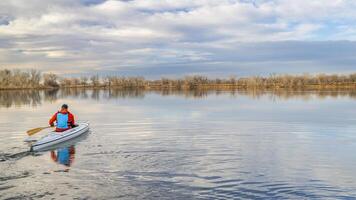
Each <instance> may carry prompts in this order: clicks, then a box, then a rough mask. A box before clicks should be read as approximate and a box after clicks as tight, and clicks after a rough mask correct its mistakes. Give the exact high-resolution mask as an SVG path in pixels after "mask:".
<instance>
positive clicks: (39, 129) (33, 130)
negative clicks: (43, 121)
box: [27, 127, 49, 136]
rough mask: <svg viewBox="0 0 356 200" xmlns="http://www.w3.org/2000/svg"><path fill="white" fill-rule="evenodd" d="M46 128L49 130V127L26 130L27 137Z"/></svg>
mask: <svg viewBox="0 0 356 200" xmlns="http://www.w3.org/2000/svg"><path fill="white" fill-rule="evenodd" d="M46 128H49V127H39V128H34V129H31V130H28V131H27V135H29V136H31V135H33V134H35V133H38V132H40V131H42V130H43V129H46Z"/></svg>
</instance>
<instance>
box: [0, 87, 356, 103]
mask: <svg viewBox="0 0 356 200" xmlns="http://www.w3.org/2000/svg"><path fill="white" fill-rule="evenodd" d="M152 93H153V94H158V95H162V96H169V95H174V96H183V97H184V98H205V97H206V96H208V95H221V94H224V95H226V94H228V95H231V96H232V97H237V96H245V95H246V96H249V97H252V98H253V99H259V98H261V97H266V96H267V97H269V98H270V99H272V100H274V99H281V100H288V99H292V98H299V99H303V100H308V99H311V98H319V99H324V98H326V97H332V98H338V97H342V96H345V97H350V98H356V90H352V89H328V90H293V89H275V90H259V89H239V90H203V89H198V90H169V89H165V90H139V89H138V90H135V89H132V90H125V89H84V88H65V89H55V90H0V107H5V108H10V107H13V106H15V107H19V106H23V105H27V106H31V107H36V106H38V105H41V104H42V103H43V102H51V103H54V102H56V101H57V100H58V99H59V98H66V97H75V98H80V99H88V98H91V99H93V100H97V101H99V100H107V99H120V98H121V99H125V98H144V97H145V95H146V94H152Z"/></svg>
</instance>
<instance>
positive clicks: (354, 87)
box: [0, 83, 356, 91]
mask: <svg viewBox="0 0 356 200" xmlns="http://www.w3.org/2000/svg"><path fill="white" fill-rule="evenodd" d="M53 89H118V90H148V91H149V90H239V89H241V90H246V89H261V90H269V89H288V90H303V89H305V90H309V89H311V90H326V89H347V90H356V83H349V84H345V83H343V84H330V85H317V84H315V85H302V86H284V85H265V86H248V85H247V86H246V85H236V84H197V85H194V86H193V87H192V86H190V87H186V86H165V85H148V86H142V87H141V86H140V87H136V86H126V87H125V86H115V85H114V86H107V85H101V86H83V85H73V86H58V87H44V86H40V87H8V88H0V91H1V90H53Z"/></svg>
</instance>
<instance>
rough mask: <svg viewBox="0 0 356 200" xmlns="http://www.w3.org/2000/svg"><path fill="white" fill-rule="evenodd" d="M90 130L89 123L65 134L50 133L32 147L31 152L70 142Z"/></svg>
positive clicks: (79, 125)
mask: <svg viewBox="0 0 356 200" xmlns="http://www.w3.org/2000/svg"><path fill="white" fill-rule="evenodd" d="M88 130H89V123H79V124H78V126H77V127H75V128H71V129H69V130H66V131H63V132H54V131H53V132H50V133H49V134H48V135H46V136H44V137H43V138H41V139H39V140H38V141H37V142H35V143H34V144H33V145H32V146H31V151H39V150H43V149H47V148H49V147H51V146H53V145H56V144H59V143H62V142H65V141H68V140H70V139H73V138H75V137H78V136H80V135H82V134H83V133H85V132H87V131H88Z"/></svg>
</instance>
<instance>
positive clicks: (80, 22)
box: [0, 0, 356, 78]
mask: <svg viewBox="0 0 356 200" xmlns="http://www.w3.org/2000/svg"><path fill="white" fill-rule="evenodd" d="M355 10H356V1H355V0H121V1H120V0H107V1H105V0H51V1H47V0H1V1H0V69H4V68H7V69H15V68H16V69H38V70H41V71H42V72H53V73H57V74H61V75H64V76H76V75H83V74H100V75H125V76H145V77H152V78H159V77H163V76H164V77H182V76H185V75H195V74H200V75H206V76H209V77H227V76H230V75H235V76H250V75H269V74H274V73H276V74H285V73H288V74H302V73H311V74H314V73H352V72H356V12H355Z"/></svg>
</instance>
